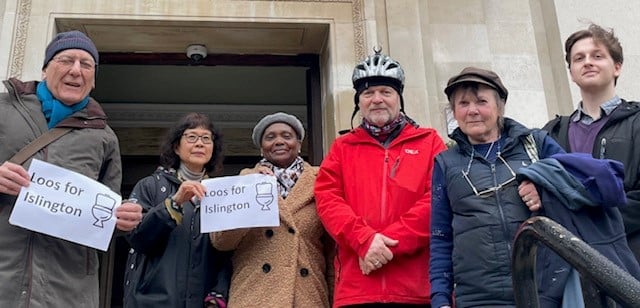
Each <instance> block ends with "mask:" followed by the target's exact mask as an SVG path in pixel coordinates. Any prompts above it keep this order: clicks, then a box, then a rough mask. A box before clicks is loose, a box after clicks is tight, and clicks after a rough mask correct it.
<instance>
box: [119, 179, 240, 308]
mask: <svg viewBox="0 0 640 308" xmlns="http://www.w3.org/2000/svg"><path fill="white" fill-rule="evenodd" d="M179 186H180V180H178V178H177V177H176V176H175V171H174V170H171V171H167V170H165V169H163V168H158V169H157V170H156V171H155V172H154V173H153V174H152V175H151V176H148V177H146V178H144V179H142V180H140V181H139V182H138V183H137V184H136V186H135V187H134V188H133V192H132V193H131V196H130V198H131V199H137V200H138V203H140V204H141V205H142V206H143V209H144V210H143V213H144V216H143V219H142V222H140V225H138V227H137V228H136V229H134V230H133V231H132V232H131V234H129V235H128V236H127V240H128V241H129V243H130V244H131V246H132V249H131V250H130V253H129V257H128V260H127V269H126V273H125V286H124V289H125V291H124V307H172V308H173V307H193V308H196V307H198V308H201V307H203V305H204V298H205V296H206V295H207V293H209V292H211V291H216V292H217V293H221V294H223V295H224V297H225V298H226V297H227V295H228V289H229V281H230V278H231V263H230V255H229V253H223V252H219V251H217V250H216V249H215V248H213V246H212V245H211V243H210V242H209V236H208V234H201V233H200V212H199V210H200V207H199V205H197V206H194V204H193V203H191V202H187V203H185V204H184V206H183V212H184V213H183V219H182V224H181V225H177V224H176V222H175V221H174V220H173V219H172V218H171V217H170V215H169V212H168V211H167V209H166V208H165V200H166V199H167V198H168V197H169V196H171V195H173V194H174V193H175V192H176V191H177V189H178V187H179Z"/></svg>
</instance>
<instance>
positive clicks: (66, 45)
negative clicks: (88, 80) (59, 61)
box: [42, 30, 99, 68]
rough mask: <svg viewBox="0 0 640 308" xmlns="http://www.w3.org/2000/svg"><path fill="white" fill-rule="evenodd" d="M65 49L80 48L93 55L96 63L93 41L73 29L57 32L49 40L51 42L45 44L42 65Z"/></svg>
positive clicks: (96, 56) (44, 65) (96, 51)
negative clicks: (47, 44)
mask: <svg viewBox="0 0 640 308" xmlns="http://www.w3.org/2000/svg"><path fill="white" fill-rule="evenodd" d="M67 49H82V50H84V51H86V52H88V53H89V54H91V56H92V57H93V60H94V61H95V62H96V65H98V62H99V57H98V49H97V48H96V45H95V44H93V41H91V39H90V38H89V37H88V36H87V35H86V34H84V33H82V32H80V31H77V30H73V31H69V32H61V33H58V34H57V35H56V37H54V38H53V40H51V43H49V46H47V50H46V51H45V56H44V64H43V65H42V67H43V68H44V67H46V66H47V64H48V63H49V61H51V59H53V57H54V56H55V55H56V54H58V53H59V52H61V51H63V50H67Z"/></svg>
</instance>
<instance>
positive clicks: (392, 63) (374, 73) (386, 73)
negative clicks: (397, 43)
mask: <svg viewBox="0 0 640 308" xmlns="http://www.w3.org/2000/svg"><path fill="white" fill-rule="evenodd" d="M373 51H374V54H373V55H369V56H368V57H367V58H366V59H364V60H363V61H362V62H360V63H359V64H358V65H356V67H355V68H354V69H353V75H352V77H351V80H352V81H353V86H354V88H356V89H357V88H358V87H359V84H360V83H361V81H364V80H366V79H369V78H374V77H383V78H384V77H386V78H391V79H395V80H397V82H399V86H400V88H402V87H404V70H403V69H402V66H400V63H398V61H396V60H394V59H391V57H389V56H387V55H385V54H382V53H381V51H382V50H381V48H379V47H378V48H375V47H374V48H373Z"/></svg>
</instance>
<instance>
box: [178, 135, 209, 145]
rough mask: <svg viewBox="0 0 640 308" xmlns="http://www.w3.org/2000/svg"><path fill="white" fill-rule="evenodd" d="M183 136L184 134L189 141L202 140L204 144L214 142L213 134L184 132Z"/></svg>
mask: <svg viewBox="0 0 640 308" xmlns="http://www.w3.org/2000/svg"><path fill="white" fill-rule="evenodd" d="M182 136H184V140H186V141H187V142H188V143H196V142H197V141H198V139H200V140H202V143H204V144H212V143H213V137H212V136H211V135H202V136H198V135H196V134H182Z"/></svg>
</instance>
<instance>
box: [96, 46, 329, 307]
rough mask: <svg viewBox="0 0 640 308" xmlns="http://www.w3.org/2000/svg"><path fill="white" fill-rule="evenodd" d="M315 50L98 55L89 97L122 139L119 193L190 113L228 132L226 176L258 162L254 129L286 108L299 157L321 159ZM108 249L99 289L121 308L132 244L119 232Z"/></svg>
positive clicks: (151, 164) (150, 164)
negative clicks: (297, 136) (300, 139)
mask: <svg viewBox="0 0 640 308" xmlns="http://www.w3.org/2000/svg"><path fill="white" fill-rule="evenodd" d="M318 58H319V57H318V55H297V56H273V55H208V57H207V58H205V59H202V60H200V61H197V62H194V61H193V60H191V59H189V58H187V57H186V56H185V54H177V53H175V54H153V53H151V54H139V53H101V54H100V66H99V70H98V77H97V80H96V82H97V84H98V85H99V86H98V87H97V88H96V90H95V91H94V93H92V96H93V97H94V98H96V99H97V100H98V101H99V102H100V103H101V104H102V106H103V108H104V109H105V112H106V113H107V116H108V117H109V124H110V125H111V126H112V128H113V129H114V131H115V132H116V134H117V135H118V138H119V140H120V147H121V154H122V161H123V184H122V195H123V197H126V196H128V195H129V193H130V191H131V190H132V189H133V186H134V185H135V183H136V182H137V181H138V180H139V179H141V178H142V177H145V176H147V175H149V174H151V172H152V171H153V170H154V169H155V168H156V166H157V165H158V156H157V155H158V153H159V145H160V142H161V141H162V138H163V137H164V135H165V133H166V131H167V129H168V127H169V126H171V125H172V124H173V123H174V122H175V121H176V120H178V118H179V117H180V116H182V115H183V114H185V113H187V112H202V113H206V114H208V115H209V116H210V117H211V119H212V120H213V122H214V123H215V124H216V126H218V128H219V129H220V130H221V131H222V133H223V134H224V143H225V146H224V155H225V161H224V165H225V169H224V174H225V175H235V174H237V173H238V172H239V170H240V169H242V168H246V167H250V166H252V165H253V164H255V163H256V162H257V161H258V160H259V151H258V149H256V148H255V147H254V146H253V144H252V142H251V131H252V129H253V126H254V125H255V123H256V122H257V121H258V120H259V119H260V118H261V117H262V116H264V115H266V114H269V113H273V112H278V111H284V112H288V113H291V114H295V115H296V116H297V117H298V118H300V120H301V121H302V122H303V124H304V125H305V128H306V130H307V136H308V137H307V138H305V141H304V143H303V148H302V156H303V157H304V158H305V159H306V160H308V161H309V162H310V163H312V164H316V165H317V164H319V163H320V161H321V159H322V152H323V151H322V148H321V144H322V143H321V140H322V135H321V133H322V131H321V129H320V126H319V123H320V121H321V117H322V116H321V112H320V108H321V107H320V77H319V76H320V74H319V71H320V68H319V63H318V62H319V61H318ZM114 245H115V249H112V251H111V252H110V253H109V254H108V255H105V256H104V258H103V260H104V262H102V265H103V267H102V269H101V283H102V284H103V285H106V286H107V287H106V288H102V289H101V292H103V294H101V295H102V296H103V297H105V301H104V306H105V307H121V305H122V297H123V293H122V289H123V274H124V271H125V268H124V266H125V264H126V257H127V252H128V250H129V247H128V245H127V243H126V241H125V240H124V239H122V238H118V239H116V241H115V244H114Z"/></svg>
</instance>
